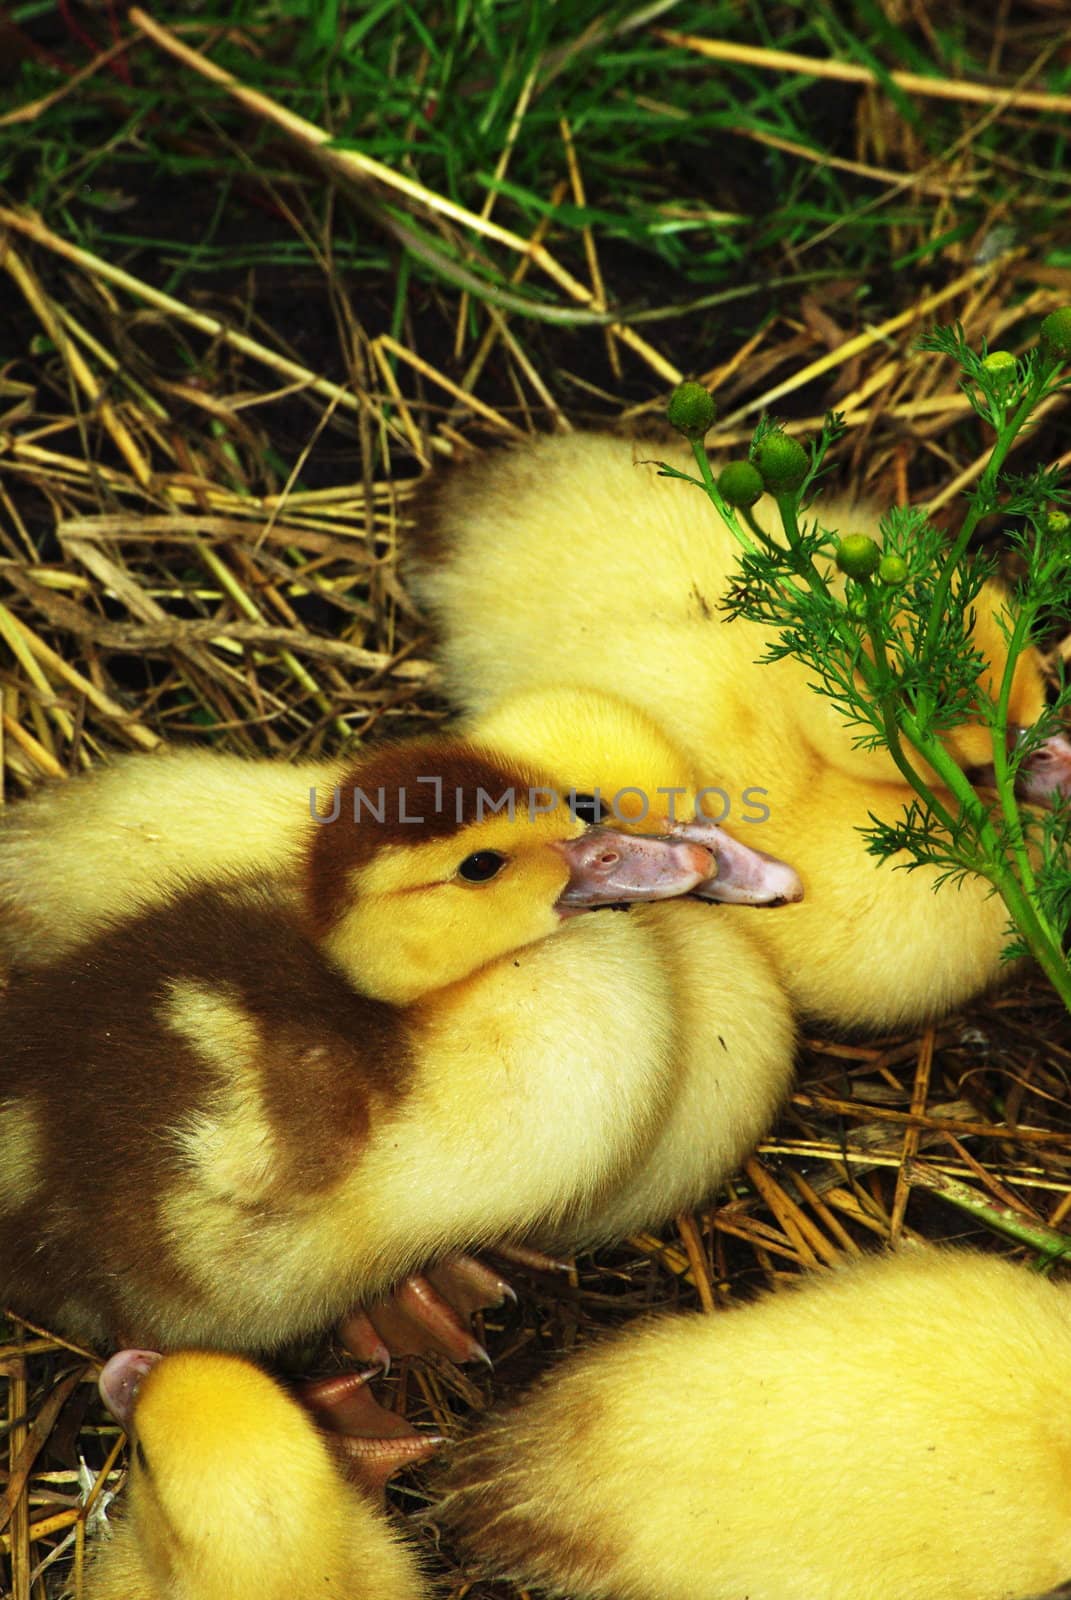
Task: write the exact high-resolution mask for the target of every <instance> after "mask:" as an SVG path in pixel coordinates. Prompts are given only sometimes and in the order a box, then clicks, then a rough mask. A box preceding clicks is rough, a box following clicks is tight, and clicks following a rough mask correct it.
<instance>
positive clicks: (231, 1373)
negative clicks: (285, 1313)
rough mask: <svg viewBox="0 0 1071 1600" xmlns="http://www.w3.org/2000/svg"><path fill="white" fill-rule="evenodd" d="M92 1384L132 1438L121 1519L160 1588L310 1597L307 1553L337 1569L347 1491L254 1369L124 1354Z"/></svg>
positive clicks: (298, 1413) (297, 1412)
mask: <svg viewBox="0 0 1071 1600" xmlns="http://www.w3.org/2000/svg"><path fill="white" fill-rule="evenodd" d="M100 1391H101V1394H102V1396H103V1398H104V1401H105V1404H106V1405H107V1406H108V1408H109V1410H111V1411H112V1413H113V1414H114V1415H115V1416H116V1417H117V1419H118V1420H119V1421H120V1422H121V1423H122V1425H123V1426H124V1427H125V1428H126V1430H127V1432H128V1433H130V1434H131V1435H132V1439H133V1450H132V1454H131V1467H130V1472H131V1482H130V1512H129V1515H130V1517H131V1518H132V1520H133V1523H134V1534H135V1537H136V1539H137V1542H138V1545H139V1548H140V1550H141V1553H142V1555H143V1558H144V1561H145V1565H146V1567H147V1569H148V1571H149V1572H150V1574H151V1575H152V1577H153V1580H154V1586H155V1587H156V1588H157V1589H158V1591H159V1593H160V1594H161V1595H163V1594H168V1595H170V1594H176V1595H177V1594H184V1595H185V1594H191V1595H192V1594H196V1595H197V1596H198V1597H199V1600H200V1597H202V1596H203V1597H204V1600H215V1597H217V1596H219V1597H222V1596H225V1595H226V1596H229V1597H231V1600H244V1597H245V1596H248V1595H250V1594H256V1595H258V1596H264V1595H275V1594H286V1593H289V1592H292V1593H308V1592H310V1590H311V1587H312V1584H311V1581H310V1577H309V1573H310V1570H311V1568H310V1557H311V1556H313V1552H315V1556H314V1557H313V1559H317V1560H319V1561H321V1562H323V1563H324V1564H325V1566H327V1567H330V1568H337V1566H338V1564H339V1562H340V1560H342V1551H343V1549H344V1544H343V1541H344V1540H345V1538H346V1532H345V1530H346V1525H347V1521H348V1520H349V1519H350V1518H351V1517H352V1515H353V1514H354V1506H353V1504H352V1501H353V1497H352V1495H351V1494H350V1492H349V1491H348V1490H346V1489H345V1488H344V1486H343V1485H342V1482H341V1479H340V1477H339V1475H338V1472H337V1470H336V1468H335V1466H334V1463H333V1461H332V1459H331V1456H330V1454H329V1452H328V1448H327V1446H326V1444H325V1442H324V1440H323V1439H322V1438H321V1436H320V1435H319V1433H318V1432H317V1430H316V1428H315V1426H314V1424H313V1422H312V1420H311V1419H310V1417H309V1416H308V1414H307V1413H306V1412H304V1411H303V1410H302V1409H301V1407H300V1406H299V1405H298V1404H297V1402H296V1401H295V1400H293V1399H291V1398H290V1396H289V1395H287V1394H286V1393H285V1392H284V1391H283V1390H282V1389H281V1388H280V1386H279V1385H278V1384H277V1383H275V1382H274V1381H273V1380H272V1379H271V1378H269V1377H268V1376H267V1374H266V1373H264V1372H262V1371H260V1369H259V1368H258V1367H255V1366H253V1365H252V1364H251V1363H250V1362H248V1361H245V1360H243V1359H242V1358H241V1357H239V1356H234V1355H221V1354H216V1353H214V1352H210V1351H203V1350H186V1351H180V1352H178V1353H176V1354H174V1355H168V1356H164V1357H161V1356H159V1355H157V1354H156V1353H155V1352H153V1351H143V1350H123V1351H120V1353H119V1354H118V1355H116V1356H113V1357H112V1358H111V1360H110V1361H108V1362H107V1363H106V1365H105V1367H104V1369H103V1371H102V1372H101V1375H100ZM357 1509H358V1510H359V1509H360V1508H359V1507H358V1508H357ZM369 1515H370V1516H371V1515H372V1512H371V1509H369ZM268 1572H270V1573H271V1581H270V1582H269V1581H267V1578H266V1574H267V1573H268ZM288 1584H289V1587H288ZM325 1592H331V1593H333V1592H334V1590H331V1591H325Z"/></svg>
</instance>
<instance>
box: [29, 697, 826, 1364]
mask: <svg viewBox="0 0 1071 1600" xmlns="http://www.w3.org/2000/svg"><path fill="white" fill-rule="evenodd" d="M587 699H588V702H589V713H588V715H587V717H586V720H582V721H581V722H578V723H577V725H576V726H577V729H578V730H580V731H583V730H585V729H586V735H585V736H586V737H588V738H590V739H593V740H594V741H595V743H596V745H597V744H598V741H599V739H603V741H604V745H603V748H604V750H605V751H609V750H610V749H611V747H612V746H613V745H614V743H615V739H616V741H617V745H618V748H619V752H620V759H621V760H625V759H626V757H627V761H628V764H627V766H625V768H624V769H623V771H622V774H621V780H620V783H619V785H618V787H624V784H625V780H626V779H627V780H628V781H629V782H630V783H631V784H633V785H634V786H636V787H638V788H640V789H644V790H645V791H646V793H648V794H652V795H653V794H656V793H657V791H658V789H659V787H666V788H667V789H672V790H673V791H674V792H675V793H678V794H679V795H681V796H685V797H686V798H689V799H690V798H691V797H690V796H689V794H688V782H689V780H688V778H687V775H684V776H682V775H681V774H680V772H679V771H678V769H677V767H676V766H675V765H672V764H670V765H668V766H667V764H666V763H673V762H674V761H675V760H676V759H677V758H676V757H675V753H674V752H673V751H672V749H671V748H670V747H668V746H666V744H665V742H664V741H663V740H661V738H660V736H659V735H658V733H657V730H656V729H654V728H653V727H651V725H650V724H649V723H648V722H647V719H645V718H644V717H643V716H642V715H641V714H638V713H635V712H633V711H631V709H630V708H628V707H627V706H622V705H620V704H619V703H617V702H614V701H612V700H610V699H608V698H603V697H598V696H594V697H587ZM555 704H556V705H558V706H559V707H561V706H563V705H564V701H563V700H561V699H560V698H556V700H555ZM534 718H536V707H535V706H534V705H533V704H532V703H530V702H526V703H525V704H524V705H523V706H522V707H521V709H520V710H519V712H518V716H517V718H516V719H515V721H514V725H513V727H512V729H510V728H508V727H507V725H506V723H505V721H504V720H502V719H501V716H500V714H499V715H498V718H497V720H496V722H495V725H494V727H493V728H492V727H490V725H489V727H488V730H487V732H486V734H485V735H483V736H481V735H480V733H479V730H478V729H477V728H475V727H474V728H473V729H471V730H470V732H469V735H468V737H467V738H462V737H450V736H446V737H441V738H433V739H425V740H417V741H412V742H411V743H409V744H405V745H397V746H389V747H382V748H380V749H378V750H374V751H370V752H369V753H368V754H367V755H366V756H365V757H363V758H362V759H361V760H360V761H359V762H358V763H357V764H356V765H354V766H352V767H351V768H350V770H349V771H348V772H347V775H346V778H345V780H344V781H343V782H342V783H341V784H340V785H339V786H338V789H337V790H336V791H335V792H334V793H333V795H332V796H331V797H330V802H329V804H328V806H327V808H326V810H325V812H324V817H325V818H329V817H331V816H332V812H333V813H334V818H335V820H333V821H327V820H321V822H320V823H319V824H317V823H314V822H312V821H311V819H310V818H309V816H308V810H307V795H306V794H305V793H303V792H301V790H300V789H298V792H297V793H296V794H295V796H294V806H295V810H300V811H301V812H303V815H304V821H303V822H302V823H301V824H300V825H297V824H293V823H292V822H291V821H290V820H289V819H288V823H287V827H288V828H289V827H296V831H297V832H298V833H299V834H301V835H302V836H303V838H304V846H303V854H301V852H299V854H301V865H300V867H299V868H298V870H297V871H296V872H294V873H292V874H289V873H284V874H283V876H282V878H281V879H280V880H273V879H271V878H270V877H267V876H265V875H264V874H263V873H262V874H260V875H259V876H253V877H250V878H247V879H242V878H240V877H232V876H228V878H227V879H226V880H225V881H224V883H223V884H222V885H220V884H216V883H214V882H212V881H208V882H204V883H202V884H200V885H198V883H197V880H196V873H193V874H190V873H189V872H188V870H187V867H186V864H185V863H179V865H178V866H177V867H176V866H175V863H174V862H172V863H170V864H169V865H168V867H167V875H168V884H169V892H167V893H165V894H164V895H163V897H162V898H161V899H160V900H159V901H158V903H156V904H154V905H150V906H149V907H148V908H147V909H145V910H143V911H141V912H139V913H137V914H135V915H134V916H132V917H130V918H128V919H127V920H126V921H122V922H119V923H116V924H115V925H113V926H109V927H108V928H107V929H106V930H105V931H103V932H100V933H99V934H98V935H97V936H96V937H95V938H93V937H90V938H89V939H88V940H87V941H86V942H85V943H83V944H82V945H80V946H78V947H77V948H76V949H75V950H73V951H71V952H68V954H67V955H65V956H62V957H60V958H58V959H57V960H56V961H55V962H53V963H52V964H51V965H48V966H45V967H41V968H36V969H27V970H25V971H23V972H21V973H19V974H17V975H16V976H15V978H14V979H13V980H12V982H11V985H10V987H9V990H8V993H7V996H6V999H5V1002H4V1004H3V1007H2V1008H0V1150H2V1152H3V1155H2V1157H0V1263H2V1272H0V1293H2V1294H3V1296H4V1297H5V1301H6V1303H10V1304H13V1305H15V1306H16V1307H18V1308H19V1309H21V1310H23V1311H25V1312H26V1313H27V1314H30V1315H33V1316H35V1317H39V1318H45V1319H47V1320H48V1321H49V1322H50V1323H51V1324H52V1325H54V1326H56V1327H57V1328H60V1329H63V1330H66V1331H68V1332H70V1333H71V1334H74V1335H75V1336H78V1337H81V1338H92V1339H95V1340H97V1341H105V1340H107V1339H115V1340H119V1341H120V1342H123V1343H127V1344H130V1343H138V1344H142V1345H146V1344H147V1345H156V1346H161V1345H162V1346H168V1345H170V1346H174V1345H178V1344H206V1345H214V1346H218V1347H230V1348H236V1349H270V1348H272V1347H275V1346H277V1345H279V1344H280V1343H282V1342H284V1341H286V1340H289V1339H290V1338H292V1337H295V1336H298V1335H300V1334H302V1333H304V1332H307V1331H312V1330H315V1329H318V1328H321V1327H323V1326H325V1325H326V1324H327V1323H329V1322H330V1321H331V1320H333V1319H334V1318H336V1317H338V1316H339V1315H340V1314H343V1313H345V1312H347V1310H348V1309H349V1308H350V1307H352V1306H353V1305H355V1304H357V1303H364V1304H367V1303H368V1302H369V1301H371V1300H374V1299H375V1298H376V1297H377V1296H378V1295H380V1294H382V1293H383V1292H385V1291H387V1290H389V1289H390V1288H391V1287H392V1286H393V1285H394V1284H396V1283H397V1282H398V1281H399V1279H402V1278H404V1277H405V1275H406V1274H408V1273H411V1272H413V1271H414V1270H416V1269H418V1268H420V1267H422V1266H423V1265H425V1264H426V1263H428V1262H432V1263H434V1262H437V1261H442V1260H443V1259H444V1258H448V1257H450V1256H452V1255H453V1254H454V1253H455V1252H457V1251H465V1250H469V1249H474V1248H479V1247H480V1246H483V1245H486V1244H494V1243H495V1242H496V1241H498V1240H501V1239H508V1238H519V1237H522V1236H528V1237H530V1238H531V1239H532V1241H533V1242H534V1243H535V1244H537V1245H539V1244H541V1243H542V1242H546V1243H550V1244H554V1243H556V1242H557V1241H559V1240H561V1239H566V1238H567V1239H570V1240H572V1239H577V1240H581V1239H596V1238H603V1237H607V1236H613V1235H614V1234H615V1233H616V1232H618V1231H622V1230H623V1228H624V1227H627V1226H631V1225H632V1218H633V1216H634V1214H635V1212H636V1211H637V1209H639V1210H640V1211H641V1212H642V1220H643V1221H652V1222H653V1221H655V1220H657V1219H659V1218H661V1217H663V1216H665V1215H668V1214H669V1213H671V1212H672V1211H674V1210H675V1209H677V1208H678V1207H679V1205H681V1204H684V1203H688V1202H689V1201H691V1200H694V1199H697V1198H699V1197H700V1196H701V1195H702V1194H703V1193H705V1192H707V1191H708V1190H709V1189H710V1188H711V1187H713V1185H714V1184H716V1183H717V1182H718V1181H719V1180H720V1178H721V1177H723V1176H724V1175H725V1173H726V1172H727V1171H728V1170H729V1169H730V1168H731V1167H732V1166H733V1165H735V1164H736V1163H737V1162H738V1161H739V1159H740V1157H741V1156H742V1155H743V1154H744V1153H745V1152H746V1151H747V1150H748V1149H749V1148H750V1147H751V1146H752V1145H753V1144H754V1142H755V1140H756V1139H757V1138H758V1137H760V1136H761V1133H762V1132H763V1130H764V1129H765V1127H766V1126H768V1124H769V1122H770V1121H771V1120H772V1118H773V1116H774V1114H775V1111H776V1108H777V1105H778V1103H779V1101H780V1099H781V1098H782V1096H783V1094H784V1093H785V1091H786V1088H787V1085H788V1081H789V1077H790V1073H791V1063H792V1044H793V1030H792V1022H791V1017H790V1013H789V1007H788V1003H787V1000H786V999H785V997H784V995H783V993H782V991H781V989H780V986H779V984H778V981H777V978H776V976H775V974H774V972H773V969H772V967H771V965H770V963H769V962H768V961H767V960H766V959H765V958H764V957H763V955H762V954H761V952H760V951H759V950H758V949H756V948H755V946H754V945H753V944H752V943H751V942H750V941H749V939H748V937H747V933H746V930H745V929H744V928H742V927H737V926H736V925H734V924H730V923H728V922H727V921H726V920H725V916H724V908H720V907H719V908H712V907H710V906H704V905H701V904H699V903H694V904H692V903H689V904H688V905H680V906H677V907H676V909H678V910H679V911H680V912H681V916H680V917H679V918H666V917H665V916H664V915H663V914H662V913H663V911H664V910H665V909H667V908H665V907H660V906H657V905H652V906H645V907H637V908H635V909H634V910H633V911H632V912H630V914H629V915H628V916H617V915H613V914H611V913H609V912H607V913H604V914H603V915H602V916H593V915H591V908H592V907H594V906H597V905H599V904H608V903H611V904H616V903H620V902H622V901H630V900H640V899H648V898H651V899H659V898H664V897H667V896H675V895H677V894H681V893H684V892H686V891H688V890H689V889H697V890H699V891H700V892H701V893H703V894H704V895H706V896H710V895H716V896H723V897H730V898H739V897H740V896H744V897H745V898H748V899H751V900H757V901H761V900H763V899H766V900H772V899H783V898H786V897H788V896H789V895H790V894H792V893H794V892H796V891H797V887H798V886H797V885H796V881H795V879H794V877H793V875H792V874H791V872H790V870H789V869H787V868H786V867H785V866H784V865H783V863H780V862H777V861H772V860H770V859H769V858H767V857H765V856H763V855H762V854H761V853H758V852H755V851H753V850H750V849H749V848H747V847H746V846H744V845H743V844H741V843H740V842H739V841H738V840H737V841H733V840H731V838H730V836H728V835H725V834H723V833H722V832H721V831H720V830H718V829H717V828H716V827H714V826H713V825H711V824H710V823H707V822H704V821H702V820H700V819H696V818H695V817H694V816H693V815H692V814H691V813H690V812H689V811H688V810H687V809H686V810H685V811H684V812H683V813H680V814H679V816H680V817H681V818H682V820H674V819H672V818H669V817H665V818H662V817H658V818H657V819H655V820H654V821H653V822H652V821H646V822H643V823H642V824H641V825H642V826H643V827H645V828H647V829H648V830H649V831H650V832H653V833H655V834H658V835H660V837H655V838H651V837H645V836H640V835H637V834H636V833H635V832H622V831H619V830H618V831H610V830H606V829H602V830H590V829H588V828H587V827H586V826H585V824H584V822H583V821H582V820H580V818H579V817H578V816H577V815H575V814H574V811H573V808H572V806H571V805H570V804H569V803H567V802H566V801H565V800H562V799H559V798H558V796H559V795H561V794H562V793H563V792H564V791H565V789H566V785H567V784H568V785H571V784H573V783H576V782H582V783H583V784H585V785H586V784H587V783H588V782H589V779H588V776H587V771H586V769H584V776H583V778H582V779H578V778H576V777H574V776H573V775H572V771H571V768H572V767H573V766H574V765H576V766H577V767H579V758H575V759H574V758H571V757H568V756H567V755H566V754H565V753H564V752H563V753H562V754H560V756H559V761H560V764H555V765H552V766H549V767H548V766H545V765H540V764H538V757H537V758H536V759H534V760H533V761H532V764H531V765H529V764H527V763H524V762H522V758H521V754H520V751H521V748H522V746H523V744H524V728H525V726H526V725H527V726H530V727H531V728H533V729H537V728H540V729H541V728H542V727H543V726H545V723H542V724H541V723H538V721H537V720H531V721H530V720H529V719H534ZM600 718H601V719H602V720H603V732H601V733H598V732H597V731H596V730H597V728H598V726H599V719H600ZM611 726H612V728H614V729H616V730H617V731H616V734H614V733H612V732H611V731H610V729H611ZM544 737H545V736H544V734H543V733H542V732H541V731H540V732H538V733H537V732H533V733H532V735H531V738H532V741H533V742H534V743H535V744H536V745H539V744H540V742H541V741H542V740H543V739H544ZM563 737H565V735H564V734H563ZM645 739H646V740H647V743H646V745H645V744H644V740H645ZM151 765H152V767H153V769H154V773H155V772H157V771H158V772H161V773H162V772H164V771H165V770H166V763H157V762H155V761H152V762H151ZM189 770H190V771H192V767H191V768H190V769H189ZM613 793H615V794H616V789H615V790H614V791H613ZM509 795H512V796H513V797H514V801H515V805H514V811H513V814H512V815H511V814H510V811H509V809H508V807H507V806H506V805H505V803H504V802H505V797H507V796H509ZM285 831H286V830H285V829H284V832H285ZM269 832H270V830H269ZM261 843H263V841H261ZM259 848H260V845H258V849H259ZM235 857H236V862H239V861H240V860H241V847H240V845H239V846H238V847H237V848H236V852H235ZM176 876H177V877H180V878H183V877H184V878H187V879H190V880H191V887H188V888H186V889H184V890H183V891H181V892H175V890H174V887H173V885H174V882H175V878H176ZM784 914H785V912H784V911H778V912H776V913H773V915H784ZM749 915H751V916H753V917H756V919H757V915H759V914H756V913H754V912H751V913H749ZM682 1084H683V1087H682ZM682 1103H684V1104H686V1105H688V1106H689V1107H691V1117H690V1120H689V1121H686V1119H685V1118H684V1116H683V1114H682V1112H681V1109H680V1108H681V1105H682ZM666 1152H671V1153H672V1154H673V1161H672V1163H671V1164H669V1165H667V1166H666V1167H665V1168H664V1169H663V1167H662V1160H663V1157H664V1156H665V1154H666ZM637 1220H641V1219H640V1218H637ZM238 1262H240V1264H241V1266H240V1271H238V1270H236V1263H238Z"/></svg>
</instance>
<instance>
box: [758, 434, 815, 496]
mask: <svg viewBox="0 0 1071 1600" xmlns="http://www.w3.org/2000/svg"><path fill="white" fill-rule="evenodd" d="M751 459H752V461H753V462H754V463H755V465H756V467H758V469H759V471H760V472H761V473H762V481H763V483H764V484H765V485H766V487H767V489H769V491H770V493H771V494H792V493H793V492H794V491H795V490H796V489H798V488H799V486H800V484H801V483H802V482H803V480H804V478H805V477H806V476H807V470H808V467H809V465H810V463H809V462H808V460H807V452H806V450H805V449H804V448H803V446H802V445H801V444H799V443H798V441H797V440H795V439H790V438H789V436H788V434H787V433H782V431H781V429H780V428H775V429H774V430H773V432H772V433H768V434H766V436H765V438H763V439H760V440H759V442H758V444H757V445H754V446H753V447H752V451H751Z"/></svg>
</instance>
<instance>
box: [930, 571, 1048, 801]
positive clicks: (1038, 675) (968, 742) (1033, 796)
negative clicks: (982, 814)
mask: <svg viewBox="0 0 1071 1600" xmlns="http://www.w3.org/2000/svg"><path fill="white" fill-rule="evenodd" d="M1014 621H1015V617H1014V614H1013V611H1012V609H1011V606H1010V604H1009V598H1008V594H1007V592H1006V590H1005V589H1004V587H1003V585H1002V584H1000V583H999V582H998V581H997V580H995V579H990V580H989V581H988V582H987V583H985V584H983V586H982V588H981V590H980V592H979V594H978V598H977V600H976V601H975V603H974V606H973V608H972V621H971V627H970V639H971V643H972V645H973V646H974V648H975V650H977V651H978V653H979V654H980V655H981V657H982V670H981V672H980V674H979V678H978V683H979V688H980V689H981V690H982V691H983V692H984V694H985V695H987V696H988V697H989V698H990V699H992V700H996V699H997V698H998V697H999V695H1000V692H1001V684H1002V680H1003V677H1004V670H1005V665H1006V663H1007V660H1008V639H1009V636H1010V634H1011V630H1012V626H1013V624H1014ZM1045 705H1046V696H1045V677H1044V673H1043V671H1042V666H1041V657H1040V655H1039V654H1038V651H1037V650H1036V649H1035V648H1034V646H1033V645H1030V646H1028V647H1027V649H1025V650H1024V651H1023V652H1022V653H1021V655H1020V656H1019V658H1018V660H1017V661H1016V663H1015V670H1014V673H1013V676H1012V683H1011V692H1010V694H1009V696H1008V743H1009V747H1010V749H1011V748H1014V746H1015V745H1016V744H1017V743H1018V742H1019V740H1020V739H1022V738H1024V737H1028V736H1029V733H1030V729H1031V728H1033V726H1034V724H1035V723H1036V722H1038V721H1039V720H1040V718H1041V717H1042V716H1043V715H1044V712H1045ZM945 745H946V747H947V749H948V751H949V754H950V755H951V756H952V757H953V759H954V760H955V761H956V762H957V763H958V764H959V765H960V766H961V767H962V768H963V769H964V771H966V772H968V773H970V774H971V776H972V777H973V778H974V779H975V781H976V782H979V783H992V782H993V781H994V779H993V744H992V736H991V734H990V731H989V729H988V727H987V726H986V725H985V724H984V723H983V722H966V723H962V724H961V725H960V726H959V727H957V728H952V729H951V730H950V731H949V733H948V734H947V735H946V737H945ZM1016 792H1017V793H1018V795H1019V797H1020V799H1022V800H1027V801H1030V802H1032V803H1034V804H1036V805H1044V804H1047V803H1051V801H1052V800H1053V798H1054V796H1056V797H1059V796H1060V795H1066V794H1071V741H1069V740H1068V739H1067V738H1066V737H1065V736H1064V735H1063V734H1052V735H1051V736H1050V737H1049V738H1047V739H1043V740H1041V741H1040V742H1039V743H1038V744H1037V745H1036V746H1035V747H1034V748H1032V749H1031V748H1028V752H1027V754H1026V755H1025V756H1024V758H1023V760H1022V762H1021V764H1020V767H1019V773H1018V779H1017V783H1016Z"/></svg>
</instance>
